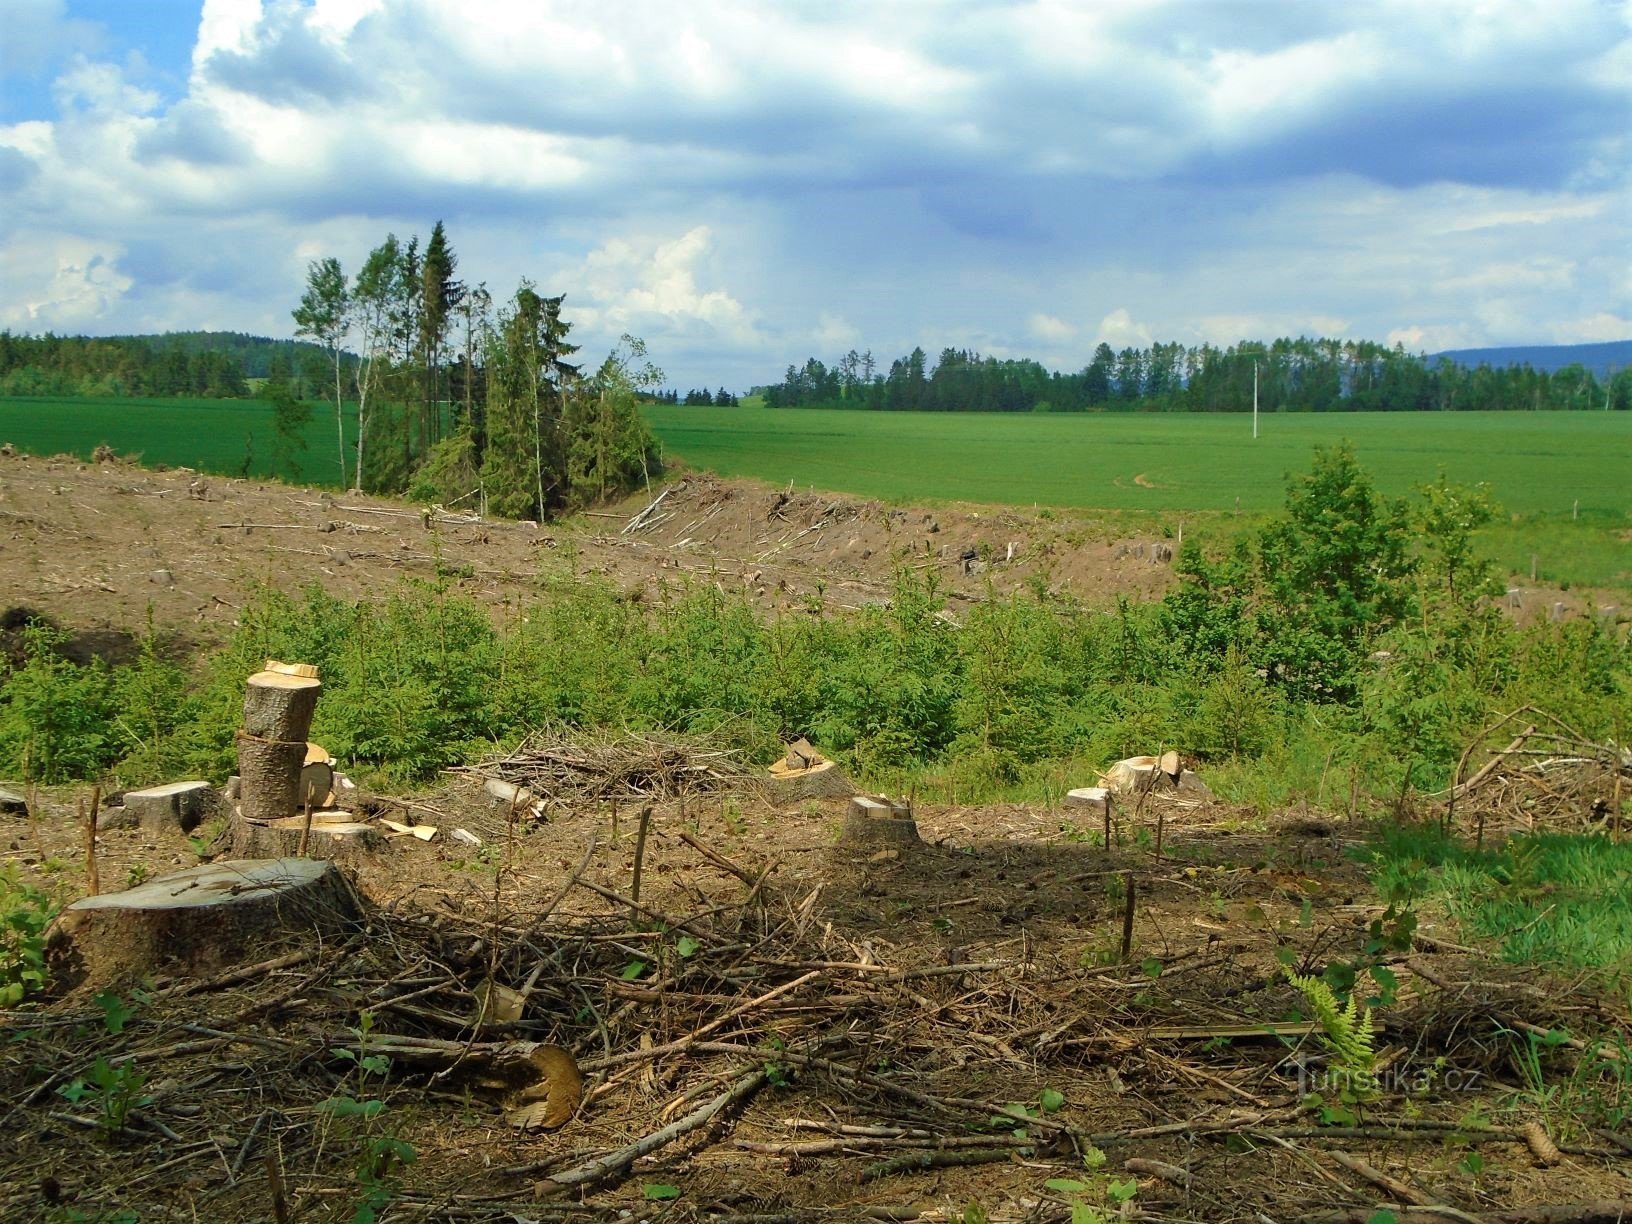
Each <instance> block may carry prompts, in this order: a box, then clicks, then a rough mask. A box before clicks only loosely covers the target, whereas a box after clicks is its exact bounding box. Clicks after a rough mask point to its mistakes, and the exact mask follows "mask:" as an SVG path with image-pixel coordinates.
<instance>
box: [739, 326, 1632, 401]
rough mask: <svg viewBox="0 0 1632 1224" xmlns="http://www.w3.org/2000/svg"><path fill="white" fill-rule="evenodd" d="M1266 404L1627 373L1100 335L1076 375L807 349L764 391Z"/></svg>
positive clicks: (1599, 384) (958, 355)
mask: <svg viewBox="0 0 1632 1224" xmlns="http://www.w3.org/2000/svg"><path fill="white" fill-rule="evenodd" d="M1255 377H1256V382H1257V395H1258V406H1259V408H1260V409H1261V410H1262V411H1265V412H1280V411H1309V412H1443V411H1491V410H1515V409H1526V410H1537V409H1541V410H1556V409H1572V408H1575V409H1588V408H1596V409H1600V410H1601V409H1604V408H1613V409H1620V410H1622V411H1625V410H1627V409H1629V408H1632V370H1620V371H1617V372H1616V373H1615V375H1614V376H1613V377H1612V378H1611V379H1609V380H1608V382H1607V384H1606V383H1605V382H1604V381H1602V380H1600V379H1599V378H1598V377H1597V375H1596V374H1595V373H1594V372H1592V371H1591V370H1588V369H1587V368H1586V367H1584V366H1582V365H1579V364H1576V365H1570V366H1565V367H1564V368H1563V369H1560V370H1556V371H1554V372H1552V373H1547V372H1546V371H1541V370H1536V369H1534V368H1532V367H1531V366H1529V365H1514V366H1507V367H1504V368H1500V369H1497V368H1493V367H1491V366H1487V365H1480V366H1474V367H1472V368H1468V367H1466V366H1462V365H1458V364H1457V363H1455V362H1453V361H1450V360H1448V359H1441V360H1437V361H1431V360H1430V359H1429V358H1428V357H1426V356H1423V355H1421V354H1412V353H1408V352H1406V351H1405V349H1404V348H1403V347H1402V346H1400V345H1395V346H1394V347H1392V348H1390V347H1389V346H1387V345H1383V344H1378V343H1375V342H1372V341H1367V340H1311V339H1307V338H1303V337H1300V338H1298V339H1295V340H1293V339H1281V340H1276V341H1274V342H1272V343H1270V344H1262V343H1257V342H1243V343H1241V344H1236V345H1231V346H1230V347H1228V348H1217V347H1215V346H1213V345H1210V344H1203V345H1199V346H1191V347H1188V348H1187V347H1185V346H1184V345H1182V344H1152V345H1151V346H1150V347H1148V348H1132V347H1129V348H1124V349H1122V350H1121V351H1120V352H1117V351H1114V350H1113V349H1112V348H1111V346H1110V345H1108V344H1101V345H1100V346H1099V347H1098V348H1097V349H1096V350H1095V351H1094V354H1093V357H1092V359H1091V360H1090V361H1089V363H1088V364H1087V365H1086V366H1084V367H1083V368H1082V369H1081V370H1078V371H1077V372H1076V373H1070V374H1066V373H1060V372H1059V371H1050V370H1048V369H1046V368H1045V367H1043V366H1042V365H1041V364H1040V363H1038V362H1036V361H1032V360H1029V359H1025V358H997V357H983V356H981V355H980V354H979V353H976V352H972V351H970V350H968V349H954V348H947V349H943V350H942V351H941V355H940V358H939V359H938V360H937V361H935V362H934V364H933V366H932V365H931V364H930V361H929V357H928V355H927V354H926V353H925V352H924V350H923V349H922V348H915V349H913V350H912V352H911V353H909V354H907V355H906V356H905V357H900V358H897V359H895V360H894V361H891V362H890V364H889V367H888V369H885V368H884V367H883V366H882V364H881V363H879V362H878V361H877V359H875V358H874V356H873V354H872V352H871V350H869V351H867V352H862V353H858V352H856V351H855V350H854V349H852V350H851V351H850V352H848V353H846V354H845V355H844V356H843V357H841V358H840V359H839V360H838V361H837V362H836V363H834V364H833V365H831V366H829V365H825V364H824V363H823V362H821V361H820V360H818V359H817V358H814V357H812V358H810V359H809V360H808V361H806V362H805V364H804V366H803V367H799V366H792V365H790V366H789V367H788V370H787V374H786V375H785V376H784V377H783V379H782V381H781V382H779V383H776V384H774V385H772V386H769V387H763V388H760V391H761V393H762V394H763V395H764V397H765V402H766V404H767V405H769V406H771V407H773V408H869V409H880V410H886V411H908V412H912V411H918V412H1099V411H1106V410H1114V409H1126V410H1133V411H1145V412H1250V411H1251V410H1252V406H1253V386H1254V379H1255Z"/></svg>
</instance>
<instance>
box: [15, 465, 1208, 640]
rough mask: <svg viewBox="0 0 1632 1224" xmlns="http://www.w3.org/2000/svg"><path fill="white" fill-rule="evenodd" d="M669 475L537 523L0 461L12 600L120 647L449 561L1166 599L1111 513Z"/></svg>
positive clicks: (449, 568) (513, 585)
mask: <svg viewBox="0 0 1632 1224" xmlns="http://www.w3.org/2000/svg"><path fill="white" fill-rule="evenodd" d="M667 487H668V489H669V492H668V493H667V496H666V497H665V498H664V500H663V502H662V504H661V505H659V506H658V507H657V510H656V512H655V513H654V514H653V515H651V516H650V519H649V520H648V522H647V523H646V524H644V525H642V526H640V527H639V528H638V529H637V530H632V531H631V530H627V528H628V527H629V526H630V523H631V521H632V520H633V519H634V518H635V516H636V515H638V514H639V512H640V511H641V510H642V509H643V508H644V507H645V506H646V505H647V503H648V502H649V501H650V500H651V499H650V498H648V497H646V496H645V495H641V496H638V497H634V498H631V499H629V500H628V502H627V503H626V504H624V505H619V506H614V507H611V508H609V509H605V510H600V511H596V512H594V513H592V514H590V515H584V516H579V517H577V518H575V519H573V520H571V521H569V522H566V523H562V524H548V525H545V526H543V527H540V526H538V525H536V524H527V523H511V522H492V521H485V522H484V521H478V520H475V519H471V518H467V517H465V516H463V515H460V514H457V513H448V512H440V513H429V514H427V513H426V512H424V510H423V509H422V508H420V507H416V506H412V505H409V504H407V503H404V502H400V501H393V500H389V499H382V498H372V497H353V496H351V495H349V494H347V495H334V494H330V493H327V492H323V491H317V490H311V489H303V488H296V487H291V486H286V485H280V484H262V483H257V482H253V481H244V480H232V479H225V478H222V477H217V476H209V477H199V476H197V475H196V474H194V473H192V472H189V471H186V470H177V471H153V470H148V469H144V468H139V467H134V466H129V465H125V464H122V463H112V462H110V463H104V464H87V463H81V462H77V461H74V460H71V459H42V458H38V457H30V456H26V455H14V456H10V457H5V458H0V558H3V562H0V602H3V605H4V606H5V607H8V608H15V607H19V606H22V607H28V608H32V609H35V610H37V611H40V612H44V613H45V614H47V615H48V616H51V617H52V618H53V619H55V620H58V621H59V622H61V623H62V624H64V625H66V626H69V627H72V628H73V629H75V630H76V631H79V632H82V633H84V634H86V635H87V637H86V648H87V649H89V650H97V651H101V652H103V653H116V652H117V650H118V648H119V643H120V641H121V639H124V638H126V637H127V636H128V635H129V634H130V633H132V632H139V631H140V630H141V629H142V628H143V626H144V625H145V622H146V616H147V608H148V605H149V604H150V603H151V605H152V607H153V615H154V619H155V621H156V623H157V624H159V625H160V626H164V627H168V628H171V629H174V630H177V631H180V632H184V633H187V634H189V635H191V636H192V637H193V638H194V639H198V640H210V639H214V638H219V637H221V636H224V630H225V629H226V628H227V627H229V626H230V625H231V623H232V621H233V619H234V614H235V612H236V611H237V609H238V608H239V607H240V606H241V605H242V604H243V602H244V600H245V598H246V594H247V592H248V591H250V590H251V589H252V588H253V587H254V586H255V585H256V584H260V583H266V584H270V585H273V586H275V587H279V588H281V589H285V590H298V589H299V588H301V587H303V586H305V585H306V584H308V583H312V582H319V583H321V584H322V585H323V586H324V587H325V588H326V589H327V590H328V591H329V592H330V593H332V594H334V595H336V596H339V597H340V598H359V597H362V596H364V595H367V594H371V593H377V592H379V591H380V590H382V589H383V588H386V587H388V586H390V585H391V584H392V583H393V582H395V581H396V580H397V579H398V578H399V577H402V576H404V575H413V576H418V577H431V576H433V575H435V574H437V573H438V572H440V573H442V574H443V575H444V576H451V577H453V578H454V580H455V581H456V582H457V584H458V585H459V587H460V588H461V589H463V590H464V591H466V592H467V593H468V594H471V595H472V596H474V597H476V598H478V599H481V600H483V601H486V602H488V603H490V604H493V605H495V606H500V605H502V604H504V603H505V602H507V601H514V600H517V599H519V598H522V597H524V596H525V595H526V594H528V593H529V592H530V591H531V589H532V584H533V581H534V579H535V578H536V577H537V576H538V574H539V572H540V570H541V569H547V570H549V571H550V572H554V573H561V572H568V571H570V572H571V573H573V574H578V575H585V576H587V575H597V576H601V577H604V578H606V579H609V580H610V581H612V582H615V583H617V584H619V585H620V586H621V587H623V588H624V589H626V590H636V589H644V590H646V591H647V592H652V591H654V590H655V589H656V588H657V586H658V585H659V584H662V583H668V584H670V585H675V584H678V583H679V582H681V581H684V580H691V581H708V582H718V583H720V584H721V585H722V586H724V587H728V588H731V589H736V590H744V591H746V592H748V593H749V594H750V595H752V596H753V598H754V599H755V601H756V602H757V603H758V604H759V605H760V606H761V607H764V608H766V609H781V610H787V609H801V608H804V607H807V606H809V604H810V601H811V600H813V599H819V600H820V601H821V602H822V603H823V604H825V605H827V606H830V607H858V606H861V605H862V604H865V603H868V602H881V601H883V600H885V599H887V598H888V597H889V594H890V590H891V586H892V583H893V581H894V579H895V575H896V574H897V573H898V572H899V571H900V570H901V569H902V568H903V567H906V568H908V569H910V570H911V571H913V572H915V573H920V574H922V573H929V572H933V573H934V574H935V575H936V576H937V577H938V578H939V579H940V581H941V582H942V584H943V589H944V590H945V591H946V592H947V596H948V602H949V606H950V607H951V609H952V610H953V611H954V612H956V611H957V609H958V608H959V607H960V606H966V605H967V604H968V603H969V602H970V601H972V600H977V599H980V598H982V597H983V596H984V595H985V594H986V593H987V592H988V590H989V589H995V590H997V591H1006V590H1011V589H1014V588H1015V587H1018V586H1020V585H1022V584H1025V583H1027V582H1036V581H1039V580H1041V581H1045V582H1047V583H1048V584H1050V585H1051V586H1052V587H1053V588H1054V589H1056V590H1069V591H1074V592H1076V593H1077V594H1079V595H1080V596H1081V597H1082V598H1084V599H1085V600H1087V601H1089V602H1091V603H1096V604H1097V603H1110V602H1113V601H1114V600H1115V598H1116V597H1117V596H1119V595H1127V596H1130V597H1133V598H1148V597H1151V596H1156V595H1160V594H1161V592H1163V591H1164V590H1166V589H1167V587H1168V585H1169V583H1170V582H1171V581H1172V565H1171V556H1172V554H1173V552H1174V551H1175V549H1174V545H1175V543H1176V540H1175V539H1165V538H1163V537H1162V536H1161V535H1160V533H1159V532H1158V533H1152V534H1149V535H1146V536H1143V537H1133V536H1126V535H1123V534H1119V531H1120V530H1121V528H1119V526H1118V521H1117V520H1115V519H1111V520H1106V521H1102V522H1095V521H1091V520H1086V519H1075V518H1061V519H1055V518H1052V517H1047V516H1044V515H1043V514H1032V513H1023V512H1020V511H1014V510H1006V509H991V508H978V507H977V508H957V507H949V508H941V509H935V510H926V509H903V508H900V507H891V506H885V505H883V504H881V503H878V502H869V501H858V500H854V499H850V498H845V497H840V496H836V495H827V494H819V493H809V492H806V493H787V492H779V491H777V490H773V489H769V488H765V487H762V486H759V485H755V484H752V483H750V482H745V481H722V480H719V479H717V478H714V477H710V476H695V475H693V476H682V477H681V478H680V479H679V480H678V481H676V482H672V483H671V484H670V485H669V486H667ZM988 584H989V585H988Z"/></svg>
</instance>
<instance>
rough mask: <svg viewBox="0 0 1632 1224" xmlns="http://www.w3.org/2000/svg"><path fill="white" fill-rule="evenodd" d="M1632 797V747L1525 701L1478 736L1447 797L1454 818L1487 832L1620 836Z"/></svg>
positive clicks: (1450, 817)
mask: <svg viewBox="0 0 1632 1224" xmlns="http://www.w3.org/2000/svg"><path fill="white" fill-rule="evenodd" d="M1509 737H1510V738H1509ZM1498 744H1499V745H1501V746H1500V747H1497V746H1496V745H1498ZM1480 757H1483V761H1482V763H1480V764H1479V765H1478V767H1477V768H1474V761H1475V760H1476V759H1478V758H1480ZM1627 795H1632V748H1628V747H1627V746H1626V745H1624V744H1616V743H1614V742H1613V741H1611V742H1608V743H1600V742H1598V741H1595V740H1593V739H1590V738H1589V737H1587V736H1585V735H1583V734H1581V732H1579V731H1577V730H1576V729H1575V728H1573V727H1571V726H1570V725H1569V724H1567V723H1565V722H1564V721H1563V720H1562V719H1559V718H1557V717H1556V716H1554V715H1552V714H1549V713H1547V712H1546V711H1544V710H1538V709H1536V708H1535V707H1534V706H1521V707H1520V708H1519V709H1517V710H1514V711H1512V712H1511V713H1509V714H1506V715H1503V716H1502V717H1501V718H1499V719H1497V720H1496V721H1495V722H1493V723H1491V724H1490V725H1489V726H1488V727H1486V728H1484V729H1483V730H1482V731H1480V733H1479V734H1478V735H1476V736H1475V737H1474V738H1473V740H1472V741H1471V742H1470V743H1469V744H1468V746H1467V748H1466V749H1465V750H1464V751H1463V753H1462V757H1461V759H1460V760H1459V761H1458V762H1457V767H1456V773H1455V775H1454V777H1453V778H1452V785H1451V787H1450V789H1449V790H1447V791H1445V792H1444V793H1443V794H1442V795H1441V796H1440V797H1441V798H1442V799H1443V800H1444V801H1445V805H1446V821H1447V823H1449V824H1458V825H1461V826H1464V827H1466V828H1469V829H1476V830H1477V831H1478V832H1479V833H1480V834H1481V835H1482V834H1483V832H1484V831H1485V830H1486V829H1487V828H1488V829H1492V830H1502V831H1516V830H1523V831H1526V832H1529V831H1534V830H1536V829H1553V830H1568V831H1584V830H1589V829H1602V828H1606V827H1607V828H1608V829H1609V831H1611V832H1614V833H1618V832H1619V823H1620V810H1621V804H1622V799H1623V797H1625V796H1627Z"/></svg>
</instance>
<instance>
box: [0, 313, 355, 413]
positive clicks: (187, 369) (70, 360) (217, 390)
mask: <svg viewBox="0 0 1632 1224" xmlns="http://www.w3.org/2000/svg"><path fill="white" fill-rule="evenodd" d="M322 356H323V353H322V350H320V349H318V348H317V347H316V346H315V345H312V344H308V343H305V342H303V341H296V340H268V339H267V338H265V337H264V336H249V335H244V334H242V333H240V332H172V333H169V334H167V335H163V336H58V335H54V334H52V333H50V332H47V333H46V334H45V335H43V336H30V335H14V334H13V333H12V332H11V331H10V330H5V331H0V395H76V396H79V395H82V396H97V397H100V396H108V397H124V396H135V397H158V396H172V395H174V396H190V397H195V398H200V399H241V398H243V397H245V396H248V395H250V394H251V387H250V385H249V383H248V381H247V380H248V379H251V378H264V377H265V376H266V375H267V374H268V373H269V372H270V371H271V367H272V365H273V364H274V363H275V362H277V361H280V360H281V361H282V362H283V363H284V365H285V367H286V368H289V369H296V370H299V369H303V368H306V366H309V364H310V361H311V359H312V358H314V357H316V358H321V357H322ZM303 361H304V362H305V365H303V364H302V362H303Z"/></svg>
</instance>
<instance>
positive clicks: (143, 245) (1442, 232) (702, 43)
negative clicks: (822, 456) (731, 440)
mask: <svg viewBox="0 0 1632 1224" xmlns="http://www.w3.org/2000/svg"><path fill="white" fill-rule="evenodd" d="M1629 138H1632V4H1629V3H1626V2H1621V0H1614V2H1612V0H1434V2H1432V3H1423V0H1400V2H1395V0H1360V2H1356V3H1347V2H1345V3H1339V2H1338V0H1284V2H1282V0H1094V2H1091V3H1090V2H1087V0H1079V2H1076V3H1071V2H1066V0H1016V2H997V0H960V2H952V0H866V2H864V3H862V2H855V3H853V2H851V0H777V2H775V3H773V2H771V0H760V2H758V3H750V2H743V0H686V2H685V3H675V2H674V0H657V2H647V0H619V2H615V3H614V2H611V0H575V2H568V3H560V2H555V0H513V2H511V3H497V2H493V0H459V2H457V3H455V2H453V0H203V2H202V3H200V2H199V0H193V2H192V3H183V2H181V0H0V327H9V328H11V329H12V330H13V331H27V332H35V333H38V332H43V331H45V330H48V329H49V330H53V331H56V332H58V333H87V334H108V333H118V332H152V331H165V330H192V329H212V330H235V331H247V332H253V333H258V334H264V335H272V336H288V335H290V334H292V329H293V323H292V321H291V319H290V311H291V310H292V309H293V308H294V306H295V305H296V303H297V302H298V300H299V298H300V294H301V291H302V289H303V288H304V284H305V277H306V269H307V266H308V263H309V262H310V261H311V260H313V259H315V258H319V257H323V256H329V255H333V256H335V257H337V258H339V259H340V260H341V262H342V265H343V266H344V267H345V268H346V269H347V270H348V271H354V270H355V269H356V268H357V267H358V266H359V265H360V264H361V262H362V260H363V258H364V257H365V256H366V255H367V253H368V251H369V250H370V249H372V248H373V247H374V246H376V245H378V244H379V242H380V241H381V240H382V239H383V238H384V237H385V235H386V234H387V233H388V232H390V233H395V234H396V235H397V236H398V237H399V238H402V239H406V238H408V237H409V236H410V235H412V234H418V235H420V237H421V239H422V241H423V239H424V238H425V237H426V236H428V234H429V232H430V229H431V226H432V225H433V224H434V223H435V222H436V221H437V220H441V221H443V222H444V223H445V225H446V227H447V232H448V236H449V238H450V240H451V242H452V245H453V248H454V250H455V253H456V254H457V256H458V259H459V267H458V274H459V276H460V277H461V278H462V279H463V280H465V281H467V282H468V283H470V284H476V283H485V284H486V285H487V287H488V289H489V291H490V292H491V293H492V294H493V295H494V297H495V298H498V299H502V298H504V297H507V296H508V295H509V294H511V293H513V292H514V290H515V288H516V285H517V283H518V281H519V279H520V278H521V277H523V276H525V277H529V278H531V279H532V280H533V281H535V282H536V283H537V284H538V286H539V287H540V289H541V290H543V291H545V292H547V293H552V294H553V293H565V294H566V297H567V303H566V313H567V317H568V318H569V319H570V320H571V321H572V323H573V325H574V333H573V338H574V339H576V340H578V341H580V342H581V344H582V345H583V348H584V350H585V356H586V357H590V358H591V359H592V360H593V359H594V358H595V357H596V355H597V353H604V352H605V351H606V350H607V349H609V348H610V347H611V346H612V345H613V344H614V343H615V342H616V340H617V338H618V336H619V335H620V334H621V333H624V332H630V333H633V334H635V335H638V336H641V337H643V338H644V339H645V340H646V341H647V344H648V346H649V350H650V354H651V356H652V358H653V359H654V360H655V361H656V362H657V363H658V364H659V365H660V366H662V367H664V369H665V370H666V371H667V372H668V375H669V383H670V385H675V386H680V387H689V386H693V385H696V386H720V385H725V386H729V387H732V388H734V389H737V390H739V391H740V390H743V389H746V388H747V387H748V386H750V385H753V384H756V383H763V382H769V381H775V380H776V379H777V378H778V377H779V376H780V374H781V371H782V370H783V369H784V368H785V367H786V366H787V364H788V363H790V362H798V363H802V362H803V360H804V359H805V357H807V356H811V355H815V356H818V357H821V358H822V359H824V360H826V361H829V362H831V361H833V360H835V359H836V358H837V357H839V356H840V355H841V354H843V353H844V352H845V350H847V349H849V348H851V347H856V348H868V347H870V348H871V349H872V350H873V352H874V353H875V354H877V355H878V356H879V357H880V358H881V362H882V364H883V365H885V366H886V367H887V365H888V362H889V360H890V358H892V357H894V356H897V355H899V354H901V353H904V352H906V351H907V350H908V349H910V348H911V347H912V346H913V345H914V344H921V345H923V347H924V348H925V349H926V350H927V351H928V352H929V353H930V354H931V357H932V358H933V356H934V354H936V353H937V352H939V351H940V349H942V348H944V347H947V346H952V347H958V348H972V349H976V350H978V351H980V352H983V353H987V354H990V355H994V356H999V357H1013V356H1030V357H1035V358H1037V359H1038V360H1040V361H1043V362H1044V363H1045V364H1047V365H1049V366H1050V367H1051V368H1056V369H1067V370H1070V369H1078V368H1081V367H1082V366H1083V365H1085V364H1086V363H1087V361H1088V360H1089V358H1090V356H1091V354H1092V352H1093V349H1094V347H1095V346H1096V345H1097V344H1098V343H1100V342H1101V341H1103V342H1107V343H1109V344H1111V345H1112V346H1113V348H1120V347H1124V346H1126V345H1130V344H1132V345H1144V344H1148V343H1150V342H1151V341H1153V340H1161V341H1179V342H1182V343H1184V344H1187V345H1188V344H1197V343H1200V342H1203V341H1206V342H1210V343H1213V344H1219V345H1227V344H1231V343H1235V342H1237V341H1239V340H1242V339H1269V338H1273V337H1275V336H1283V335H1311V336H1314V335H1323V336H1336V337H1340V338H1348V339H1370V340H1382V341H1386V342H1389V343H1394V342H1399V343H1403V344H1404V345H1405V346H1406V348H1408V349H1410V350H1412V351H1427V352H1433V351H1437V350H1439V349H1444V348H1468V347H1478V346H1484V345H1498V344H1520V343H1524V344H1535V343H1542V344H1545V343H1562V344H1568V343H1584V342H1589V341H1600V340H1620V339H1626V338H1629V337H1632V173H1629V172H1632V165H1629V155H1632V150H1629Z"/></svg>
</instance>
